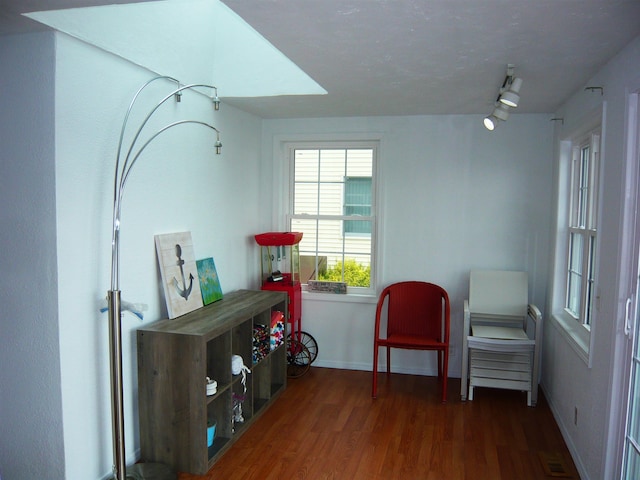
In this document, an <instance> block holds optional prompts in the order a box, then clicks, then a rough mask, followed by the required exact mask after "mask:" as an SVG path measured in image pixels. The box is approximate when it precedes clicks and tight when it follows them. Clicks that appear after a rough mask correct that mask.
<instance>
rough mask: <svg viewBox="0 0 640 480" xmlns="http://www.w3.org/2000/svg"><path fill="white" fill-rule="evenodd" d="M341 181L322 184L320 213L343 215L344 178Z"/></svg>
mask: <svg viewBox="0 0 640 480" xmlns="http://www.w3.org/2000/svg"><path fill="white" fill-rule="evenodd" d="M340 180H341V181H340V183H321V184H320V204H319V213H320V215H342V190H343V188H344V187H343V184H342V178H341V179H340Z"/></svg>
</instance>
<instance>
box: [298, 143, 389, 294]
mask: <svg viewBox="0 0 640 480" xmlns="http://www.w3.org/2000/svg"><path fill="white" fill-rule="evenodd" d="M288 147H289V155H290V162H291V177H290V178H291V195H290V206H289V215H288V225H289V228H290V230H291V231H298V232H303V237H302V241H301V242H300V259H301V276H302V282H303V283H307V281H308V280H325V281H341V282H346V283H347V287H348V289H347V292H348V293H363V294H365V293H373V292H374V291H375V285H374V281H373V278H374V276H373V274H372V272H373V271H374V258H375V256H374V245H375V231H376V228H375V227H376V215H375V212H376V210H375V175H374V172H375V164H376V154H377V143H376V142H366V143H364V144H363V143H352V142H346V143H337V144H322V145H308V144H290V145H288Z"/></svg>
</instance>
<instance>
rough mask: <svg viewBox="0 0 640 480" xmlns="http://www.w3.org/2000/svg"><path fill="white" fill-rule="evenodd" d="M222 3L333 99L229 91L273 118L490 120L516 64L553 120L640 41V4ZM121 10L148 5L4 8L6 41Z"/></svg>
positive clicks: (0, 4) (463, 0) (527, 102)
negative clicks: (86, 14)
mask: <svg viewBox="0 0 640 480" xmlns="http://www.w3.org/2000/svg"><path fill="white" fill-rule="evenodd" d="M222 1H223V3H224V4H226V5H227V6H228V7H229V8H230V9H232V10H233V11H234V12H235V13H237V14H238V15H239V16H240V17H241V18H242V19H243V20H244V21H245V22H247V23H248V24H249V25H250V26H251V27H253V28H254V29H255V30H256V31H257V32H259V33H260V34H261V35H262V36H263V37H264V38H266V39H267V40H268V41H269V42H271V44H273V46H275V47H276V48H277V49H278V50H280V52H282V53H283V54H284V55H285V56H286V57H288V58H289V59H290V60H291V61H293V63H295V64H296V65H297V66H298V67H300V68H301V69H302V70H303V71H304V72H306V74H307V75H309V76H310V77H311V78H312V79H313V80H315V81H316V82H317V83H318V84H320V85H321V86H322V87H323V88H324V89H325V90H326V91H327V92H328V93H327V94H326V95H294V96H291V95H286V96H269V97H251V98H250V97H235V98H227V99H225V98H224V92H222V91H221V92H220V96H221V97H222V98H223V100H225V101H227V102H228V103H230V104H232V105H235V106H237V107H239V108H241V109H243V110H246V111H249V112H251V113H254V114H256V115H258V116H260V117H263V118H296V117H331V116H378V115H431V114H487V113H490V110H491V109H492V107H493V105H494V102H495V99H496V96H497V93H498V88H499V87H500V85H501V84H502V81H503V80H504V77H505V72H506V66H507V64H509V63H511V64H514V65H515V74H516V76H518V77H521V78H522V79H523V80H524V83H523V86H522V89H521V92H520V93H521V96H522V99H521V103H520V106H519V107H518V109H517V110H516V111H515V112H514V113H518V112H521V113H553V112H554V111H555V110H556V109H557V108H558V106H559V105H561V104H562V103H563V102H564V101H565V100H566V99H567V98H568V97H569V96H570V95H571V94H573V93H574V92H576V91H577V90H580V89H583V88H584V87H586V86H588V85H587V84H586V82H587V81H588V80H589V79H590V78H591V77H592V76H593V75H594V74H595V73H596V72H597V71H598V70H599V69H600V68H601V67H602V66H603V65H604V64H605V63H606V62H607V61H608V60H610V59H611V58H612V57H613V56H614V55H615V54H616V53H617V52H619V51H620V50H621V49H622V48H624V46H625V45H627V44H628V43H629V42H630V41H631V40H633V39H634V38H635V37H637V36H638V35H640V1H639V0H624V1H620V0H401V1H400V0H304V1H302V0H260V1H258V0H222ZM114 3H122V4H126V3H138V2H128V1H123V0H0V35H2V34H11V33H18V32H26V31H33V30H40V29H44V28H46V27H45V26H44V25H41V24H38V23H37V22H34V21H32V20H29V19H26V18H24V17H21V16H20V15H19V14H20V13H23V12H32V11H41V10H56V9H62V8H71V7H84V6H92V5H107V4H114ZM213 25H215V24H213ZM204 60H206V59H204ZM604 87H605V88H606V86H604ZM592 94H598V95H599V92H598V91H595V92H592Z"/></svg>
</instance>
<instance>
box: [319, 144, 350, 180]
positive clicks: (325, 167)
mask: <svg viewBox="0 0 640 480" xmlns="http://www.w3.org/2000/svg"><path fill="white" fill-rule="evenodd" d="M346 155H347V151H346V150H344V149H340V150H321V151H320V181H321V182H340V183H342V179H343V178H344V176H345V172H346V160H347V157H346Z"/></svg>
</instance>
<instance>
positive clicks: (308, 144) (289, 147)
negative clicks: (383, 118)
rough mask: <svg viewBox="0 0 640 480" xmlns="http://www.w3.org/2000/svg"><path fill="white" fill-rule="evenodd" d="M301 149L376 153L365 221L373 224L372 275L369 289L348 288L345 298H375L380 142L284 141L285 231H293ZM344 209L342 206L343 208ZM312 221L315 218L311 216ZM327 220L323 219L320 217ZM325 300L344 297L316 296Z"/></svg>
mask: <svg viewBox="0 0 640 480" xmlns="http://www.w3.org/2000/svg"><path fill="white" fill-rule="evenodd" d="M300 149H372V150H373V159H372V161H373V164H372V183H371V190H372V191H371V215H370V216H369V217H366V218H364V219H366V220H371V222H372V231H371V252H370V262H371V275H370V285H369V287H368V288H365V287H347V295H346V297H373V298H375V296H376V285H377V281H376V279H377V275H376V272H377V270H378V267H379V255H378V251H377V245H378V242H377V237H378V229H379V221H378V215H379V214H378V205H379V201H378V188H377V185H378V174H377V171H378V156H379V152H380V142H379V141H378V140H377V139H376V140H336V141H332V140H319V141H313V140H310V141H295V140H292V141H283V142H282V152H283V154H284V155H285V157H286V163H287V176H286V177H287V179H288V184H287V191H288V195H287V205H286V211H285V225H286V228H287V229H289V228H291V227H290V226H291V221H292V218H293V217H294V215H293V200H294V197H293V194H294V181H295V176H294V152H295V150H300ZM340 207H341V208H342V207H343V205H340ZM311 217H313V216H311ZM320 217H322V218H324V216H320ZM335 217H336V218H343V219H347V218H351V217H346V216H345V215H338V216H335ZM303 291H304V292H305V293H306V294H311V292H308V289H307V287H306V285H303ZM317 295H318V296H321V297H322V298H326V299H332V300H333V299H336V300H339V299H341V298H340V297H345V295H332V294H324V293H322V294H317Z"/></svg>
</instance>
